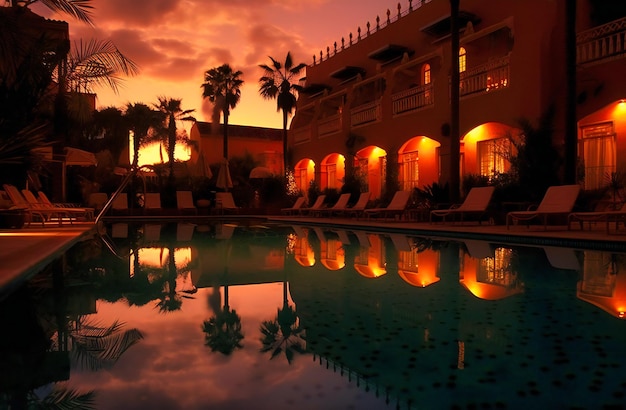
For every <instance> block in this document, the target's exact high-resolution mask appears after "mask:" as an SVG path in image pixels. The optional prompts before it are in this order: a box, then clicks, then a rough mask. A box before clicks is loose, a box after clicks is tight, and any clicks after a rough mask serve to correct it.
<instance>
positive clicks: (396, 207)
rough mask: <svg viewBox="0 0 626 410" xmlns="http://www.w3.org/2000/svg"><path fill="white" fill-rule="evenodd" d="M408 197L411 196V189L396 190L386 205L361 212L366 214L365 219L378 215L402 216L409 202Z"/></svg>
mask: <svg viewBox="0 0 626 410" xmlns="http://www.w3.org/2000/svg"><path fill="white" fill-rule="evenodd" d="M409 198H411V191H396V193H395V194H394V195H393V198H391V202H390V203H389V205H387V207H385V208H370V209H365V210H364V211H363V214H364V215H365V216H367V219H370V218H373V217H378V216H381V217H383V218H387V217H392V218H395V217H396V216H399V217H400V218H402V216H403V215H404V213H405V212H406V208H407V206H408V204H409Z"/></svg>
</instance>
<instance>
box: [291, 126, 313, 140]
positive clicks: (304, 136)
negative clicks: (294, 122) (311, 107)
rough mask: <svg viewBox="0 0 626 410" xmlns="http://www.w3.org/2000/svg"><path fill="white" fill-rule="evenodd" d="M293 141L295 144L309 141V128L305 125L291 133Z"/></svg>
mask: <svg viewBox="0 0 626 410" xmlns="http://www.w3.org/2000/svg"><path fill="white" fill-rule="evenodd" d="M293 140H294V143H295V144H299V143H302V142H309V141H311V126H310V125H307V126H304V127H302V128H297V129H296V130H294V132H293Z"/></svg>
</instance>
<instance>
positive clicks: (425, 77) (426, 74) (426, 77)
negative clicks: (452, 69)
mask: <svg viewBox="0 0 626 410" xmlns="http://www.w3.org/2000/svg"><path fill="white" fill-rule="evenodd" d="M422 84H423V85H426V84H430V64H424V65H423V66H422Z"/></svg>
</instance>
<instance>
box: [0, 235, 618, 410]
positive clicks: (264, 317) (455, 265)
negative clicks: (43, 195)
mask: <svg viewBox="0 0 626 410" xmlns="http://www.w3.org/2000/svg"><path fill="white" fill-rule="evenodd" d="M274 228H276V229H274ZM107 238H108V240H107V241H105V242H102V241H100V239H96V240H94V241H93V242H85V243H82V244H79V245H78V246H77V247H76V248H74V249H72V250H71V251H69V252H68V253H67V254H66V255H65V256H64V257H63V258H61V259H60V260H59V261H58V262H57V263H55V264H53V265H51V266H50V267H49V268H48V269H47V270H46V271H45V272H43V274H42V275H41V276H40V277H38V278H35V279H34V280H33V281H31V283H30V284H29V286H28V287H26V288H25V289H22V290H20V291H19V292H18V293H17V294H16V295H14V297H12V298H10V299H9V300H7V301H5V302H4V303H3V304H2V308H1V313H2V319H3V323H4V324H5V329H7V330H6V332H11V334H12V335H13V334H15V337H12V338H11V340H10V341H9V340H6V339H5V342H4V344H3V350H2V352H1V353H0V354H1V357H2V358H3V360H2V362H3V363H5V364H6V367H5V366H3V367H5V370H6V371H3V372H2V373H3V374H11V375H12V377H8V376H4V377H3V378H2V384H0V386H2V387H1V391H2V394H1V395H0V404H3V403H6V402H7V401H8V398H12V400H13V401H14V403H16V402H17V403H24V402H26V401H28V400H31V401H34V400H35V397H36V396H34V395H33V394H32V393H33V392H36V393H38V394H39V397H40V398H46V397H47V398H50V397H51V394H50V392H51V390H52V388H53V387H56V388H57V389H58V388H65V389H74V390H76V391H78V392H82V393H84V392H87V391H89V390H94V391H95V392H96V399H95V402H96V404H97V406H96V407H97V408H105V409H108V408H111V409H114V408H124V409H133V408H137V409H139V408H141V409H143V408H154V409H158V408H163V409H165V408H167V409H176V408H181V409H196V408H197V409H200V408H219V409H231V408H232V409H244V408H257V409H259V408H260V409H263V408H273V409H276V408H292V407H295V408H301V409H309V408H310V409H318V408H338V409H340V408H341V409H344V408H346V409H347V408H357V409H370V408H371V409H381V408H396V407H399V408H420V409H422V408H426V409H430V408H432V409H439V408H455V407H459V408H466V407H468V408H469V407H476V408H478V407H482V408H523V407H528V406H533V405H534V406H539V407H540V408H564V407H576V406H577V407H582V408H601V407H602V406H611V405H613V406H619V405H623V404H624V403H626V371H625V370H626V369H625V367H626V363H625V362H624V357H626V356H625V354H626V324H625V321H624V320H622V319H623V315H624V313H623V312H624V311H625V310H626V272H625V270H626V256H625V255H624V254H618V253H610V252H601V251H592V250H572V249H562V248H555V247H536V246H535V247H520V246H509V245H505V244H497V243H486V242H482V241H477V240H466V241H447V240H438V239H436V238H423V237H417V236H405V235H402V234H394V233H387V234H382V233H374V232H361V231H349V232H348V231H342V230H328V229H322V228H319V227H317V228H314V227H301V226H279V227H275V226H270V225H261V224H256V225H255V224H247V225H246V226H239V227H238V226H236V225H234V224H224V225H219V226H194V225H164V226H158V227H157V226H147V225H146V226H138V227H135V226H127V225H124V226H122V225H118V226H112V227H111V229H109V235H108V236H107ZM107 245H108V246H107ZM111 250H113V251H114V252H115V253H116V255H113V254H112V253H111ZM61 271H64V272H65V276H64V277H63V279H61V275H59V272H61ZM116 321H119V322H123V325H122V326H121V327H120V328H114V327H113V328H109V327H110V326H111V325H112V324H114V323H116ZM107 328H108V329H107ZM59 329H60V330H61V331H59ZM107 330H108V333H107V332H106V331H107ZM33 335H35V336H36V337H33ZM48 344H50V346H48ZM106 346H108V347H110V349H108V350H107V349H103V347H106ZM24 363H27V364H29V365H28V366H24ZM25 368H27V369H28V370H29V371H24V369H25ZM15 375H18V376H17V377H16V376H15ZM42 386H43V387H42ZM29 394H30V395H29ZM18 398H19V399H21V401H20V400H18ZM14 406H15V404H14ZM16 408H19V407H16Z"/></svg>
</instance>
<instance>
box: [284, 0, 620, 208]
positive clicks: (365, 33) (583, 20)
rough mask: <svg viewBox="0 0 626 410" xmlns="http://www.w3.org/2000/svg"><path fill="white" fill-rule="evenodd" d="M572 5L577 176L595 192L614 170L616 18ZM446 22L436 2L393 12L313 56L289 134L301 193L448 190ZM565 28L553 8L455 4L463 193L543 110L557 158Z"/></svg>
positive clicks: (494, 169)
mask: <svg viewBox="0 0 626 410" xmlns="http://www.w3.org/2000/svg"><path fill="white" fill-rule="evenodd" d="M576 3H577V12H576V16H577V17H576V64H575V66H576V72H575V76H569V78H574V77H575V79H576V94H575V95H576V101H577V105H576V115H577V129H578V147H577V151H578V161H579V163H580V164H581V168H580V169H581V170H582V169H584V179H583V178H582V175H580V176H579V177H580V178H581V179H582V180H584V189H594V188H599V187H601V186H602V185H603V184H605V183H606V181H605V179H606V175H610V174H611V172H615V171H617V170H618V168H619V167H618V164H619V163H620V159H621V161H622V162H623V159H624V158H626V116H625V115H624V113H626V104H624V99H626V82H625V81H623V78H622V77H623V73H624V72H625V71H626V53H625V51H626V46H625V39H626V18H625V17H624V16H625V15H626V14H624V13H621V14H620V13H615V12H610V13H601V11H602V10H601V8H605V7H608V6H609V5H607V4H605V3H602V2H600V1H591V0H577V2H576ZM601 3H602V4H601ZM618 8H619V7H618ZM623 8H624V7H621V9H623ZM604 11H606V10H604ZM450 13H451V10H450V2H449V1H448V0H430V1H420V0H413V1H409V2H408V7H407V8H405V9H403V8H402V7H401V5H400V4H398V6H397V8H394V9H390V10H388V11H387V13H386V15H383V16H376V18H375V20H372V21H371V22H367V23H366V24H365V25H362V26H359V27H358V28H357V30H356V31H355V32H351V33H350V34H349V35H348V36H346V37H344V38H341V39H338V40H337V41H336V42H335V43H333V44H332V45H330V46H328V47H325V48H324V49H322V50H321V51H320V52H319V54H318V55H314V56H313V62H312V63H311V64H310V65H309V66H308V67H307V72H306V78H304V79H303V80H302V84H301V85H302V86H303V87H304V92H303V93H301V94H300V96H299V99H298V105H297V112H296V115H295V116H294V118H293V121H292V123H291V126H290V130H289V145H290V147H293V160H292V164H293V165H294V170H295V180H296V183H297V185H298V187H299V189H301V190H302V191H303V192H306V189H307V188H308V187H309V185H310V183H311V181H315V183H316V184H317V185H318V186H319V187H320V188H321V189H326V188H338V189H339V188H341V186H342V185H343V181H344V178H345V176H346V173H347V172H350V171H349V169H350V167H354V170H355V172H356V175H358V176H360V178H361V180H362V182H363V183H364V184H365V186H366V187H367V189H368V190H369V191H370V192H371V194H372V198H373V199H375V198H379V197H381V195H383V194H384V192H385V186H386V184H385V181H386V179H387V175H389V177H390V178H397V180H396V181H395V182H397V185H398V187H399V188H400V189H403V190H409V189H412V188H414V187H419V188H423V187H425V186H428V185H430V184H433V183H442V184H443V183H446V182H448V181H449V180H450V170H451V166H450V161H451V158H456V156H455V155H452V156H451V114H450V113H451V88H450V87H451V73H452V69H453V65H452V63H451V55H452V52H451V35H450ZM607 15H608V16H609V17H604V16H607ZM566 16H567V13H566V1H561V0H559V1H548V0H530V1H507V2H502V1H496V0H491V1H488V0H463V1H461V2H460V10H459V27H460V30H459V53H458V65H459V71H460V83H459V137H460V153H459V154H460V155H459V157H460V165H459V168H460V177H461V181H463V178H464V177H466V176H469V175H476V176H478V175H480V176H484V177H487V178H493V177H494V176H496V175H498V174H499V173H503V172H506V171H507V170H508V169H509V166H510V165H509V162H508V160H507V157H509V154H511V153H513V150H514V148H515V145H514V144H512V143H511V139H510V138H509V137H513V138H516V137H518V136H519V134H520V120H526V121H529V122H530V123H532V124H537V123H538V121H539V119H540V118H542V117H544V116H545V115H546V113H548V112H549V111H550V110H554V120H553V128H554V132H553V145H554V146H555V147H556V148H557V149H558V150H559V152H561V153H564V150H565V136H566V129H567V127H566V124H567V122H566V121H567V115H566V107H567V104H566V102H567V98H568V88H567V78H568V76H567V71H568V64H567V58H566V57H567V53H566V43H567V41H566V39H567V35H566V33H567V30H566V28H567V19H566ZM354 23H355V24H356V23H358V22H354ZM581 174H582V173H581Z"/></svg>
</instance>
